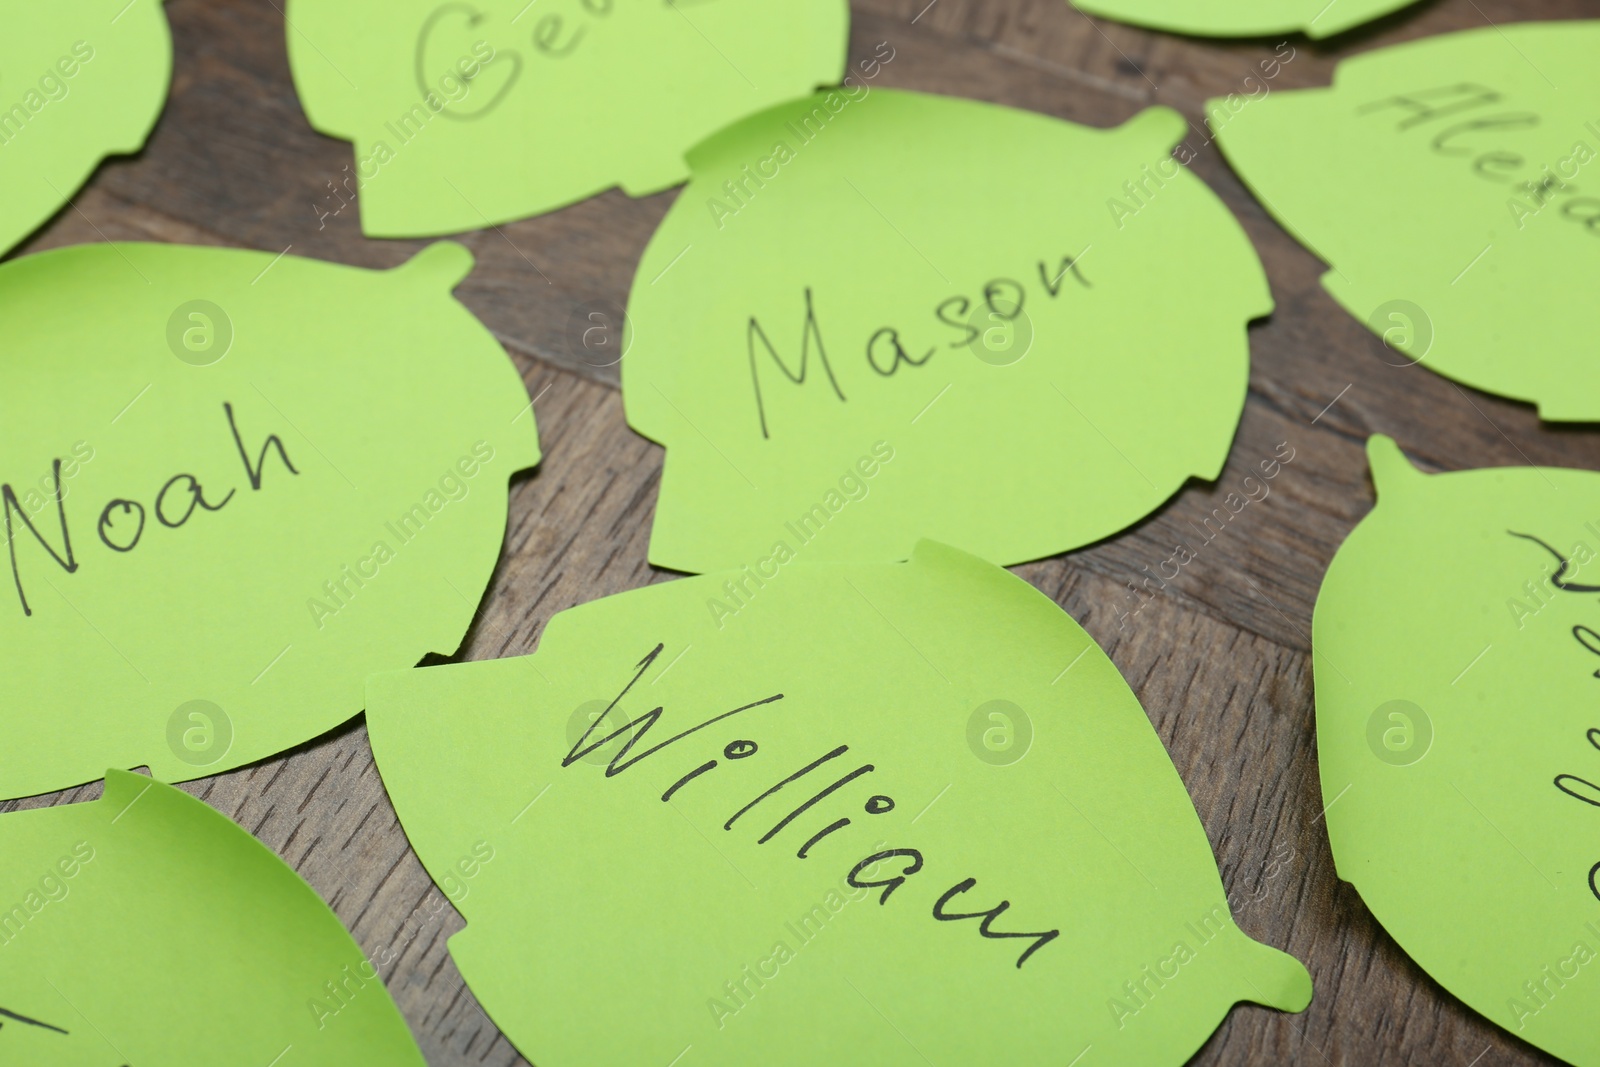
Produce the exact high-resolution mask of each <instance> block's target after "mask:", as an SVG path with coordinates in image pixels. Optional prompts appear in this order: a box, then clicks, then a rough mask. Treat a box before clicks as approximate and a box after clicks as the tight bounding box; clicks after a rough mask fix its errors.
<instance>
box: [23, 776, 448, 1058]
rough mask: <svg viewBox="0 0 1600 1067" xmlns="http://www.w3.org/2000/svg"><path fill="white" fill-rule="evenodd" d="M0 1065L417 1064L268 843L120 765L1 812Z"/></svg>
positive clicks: (402, 1030)
mask: <svg viewBox="0 0 1600 1067" xmlns="http://www.w3.org/2000/svg"><path fill="white" fill-rule="evenodd" d="M0 855H4V857H5V863H4V866H3V868H0V909H3V910H0V959H4V961H5V966H4V967H0V1063H7V1064H19V1065H20V1064H29V1065H33V1064H49V1065H51V1067H111V1065H114V1064H210V1063H228V1064H262V1065H266V1064H290V1063H293V1064H305V1065H307V1067H313V1065H315V1067H349V1065H350V1064H357V1063H360V1064H368V1063H370V1064H384V1065H385V1067H391V1065H393V1067H402V1065H406V1067H409V1065H415V1067H422V1062H423V1061H422V1055H421V1054H420V1053H419V1052H418V1051H417V1046H416V1043H415V1042H414V1041H413V1040H412V1038H411V1033H410V1031H409V1030H408V1029H407V1028H406V1024H405V1021H404V1020H403V1019H402V1018H401V1017H400V1013H399V1012H398V1011H396V1010H395V1006H394V1001H392V1000H390V999H389V993H388V990H386V989H385V988H384V985H383V981H382V978H381V976H380V975H379V974H378V969H377V967H376V966H375V965H374V964H373V963H372V961H370V960H368V959H366V958H364V957H363V956H362V954H361V949H360V948H359V947H357V945H356V943H355V942H354V941H352V940H351V938H350V935H349V934H348V933H346V932H345V929H344V927H343V926H341V925H340V924H339V920H338V919H337V918H336V917H335V916H334V914H333V913H332V912H331V911H329V910H328V906H327V905H326V904H324V903H323V902H322V901H321V900H320V899H318V898H317V895H316V894H315V893H314V892H312V890H311V887H310V886H308V885H306V883H305V882H303V881H301V879H300V876H299V875H297V874H295V873H294V871H292V870H290V869H289V868H288V867H287V866H285V865H284V863H283V861H282V860H280V859H279V858H278V857H277V856H275V855H273V853H272V852H271V850H270V849H267V848H266V847H264V846H263V845H262V844H261V843H260V842H259V841H257V840H256V839H255V838H253V837H251V836H250V835H249V834H248V833H246V832H245V831H244V830H242V829H240V828H239V827H238V826H236V825H234V823H233V822H232V821H230V820H229V819H227V818H225V817H224V816H222V815H220V814H218V813H217V812H215V811H213V810H212V809H210V808H208V807H206V806H205V805H204V804H202V803H201V802H200V801H198V800H195V799H194V798H193V797H190V796H188V795H187V794H185V793H183V792H181V791H179V790H177V789H174V788H172V787H171V786H167V785H162V784H160V783H159V782H153V781H151V780H150V779H148V778H143V777H140V776H139V775H135V774H128V773H126V772H124V771H117V770H112V771H108V772H106V792H105V796H104V797H102V798H101V799H100V800H98V801H95V802H94V803H92V804H70V805H66V806H63V807H55V808H44V809H40V810H37V811H24V812H17V813H14V814H10V815H0Z"/></svg>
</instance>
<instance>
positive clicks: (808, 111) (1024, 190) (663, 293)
mask: <svg viewBox="0 0 1600 1067" xmlns="http://www.w3.org/2000/svg"><path fill="white" fill-rule="evenodd" d="M1187 129H1188V127H1187V125H1186V123H1185V121H1184V119H1183V118H1182V116H1180V115H1179V114H1178V113H1177V112H1175V111H1171V110H1168V109H1166V108H1151V109H1150V110H1148V111H1145V112H1143V113H1142V114H1140V115H1138V116H1136V117H1135V118H1133V119H1132V120H1130V121H1129V122H1128V123H1126V124H1125V125H1123V126H1121V127H1118V128H1116V129H1111V130H1097V129H1090V128H1088V127H1084V126H1075V125H1073V124H1071V123H1067V122H1062V121H1060V120H1058V119H1053V118H1048V117H1046V116H1044V115H1037V114H1032V113H1029V112H1025V111H1017V110H1013V109H1010V108H1003V107H997V106H995V105H992V104H982V103H976V102H974V101H970V100H957V99H953V98H949V97H940V96H928V95H923V94H920V93H909V92H899V91H894V90H889V89H877V90H869V89H868V88H867V87H865V86H863V87H862V88H861V90H860V91H850V90H837V91H831V92H827V93H822V94H818V95H816V96H814V97H811V98H808V99H805V100H801V101H796V102H793V103H790V104H788V105H785V106H783V107H779V108H776V109H774V110H771V111H768V112H766V113H764V114H762V115H759V116H756V117H754V118H751V119H749V120H747V121H745V122H743V123H740V124H739V125H738V126H735V127H734V128H732V129H730V130H728V131H725V132H724V133H722V134H719V135H718V136H717V137H715V138H713V139H711V140H710V141H707V142H706V143H705V144H703V145H700V146H699V147H698V148H696V149H695V150H694V152H692V153H691V155H690V161H691V163H692V164H693V165H694V172H695V176H694V179H693V180H692V181H691V183H690V185H689V187H688V188H687V189H686V190H685V192H684V193H683V195H682V196H680V197H679V198H678V200H677V202H676V203H675V204H674V205H673V208H672V210H671V212H669V213H668V215H667V217H666V219H665V221H664V222H663V223H662V225H661V228H660V229H659V230H658V231H657V233H656V235H655V237H654V238H653V239H652V240H651V242H650V246H649V248H648V249H647V250H646V251H645V255H644V259H643V262H642V264H641V265H640V268H639V272H638V274H637V276H636V278H635V280H634V286H633V292H632V295H631V296H630V298H629V304H628V317H629V322H630V324H631V327H632V345H631V347H630V348H629V350H628V355H627V356H626V357H625V358H624V359H623V360H622V365H621V366H622V387H623V399H624V401H625V403H626V405H627V414H628V422H629V423H630V424H631V425H632V426H633V428H634V429H636V430H638V431H639V432H640V433H642V434H643V435H645V436H646V437H648V438H650V439H651V440H654V441H657V442H659V443H661V444H663V445H665V446H666V449H667V455H666V465H665V468H664V470H663V472H662V476H661V496H660V500H659V502H658V504H657V507H656V514H655V527H654V529H653V531H652V533H651V539H650V560H651V562H653V563H655V564H658V565H660V566H664V567H671V568H674V569H677V570H684V571H692V572H697V573H703V572H706V571H712V570H719V569H726V568H737V567H741V566H748V567H751V568H752V569H754V570H758V571H761V572H762V573H764V574H768V575H770V574H771V573H773V572H775V570H776V568H777V567H778V566H780V565H783V564H786V563H787V562H788V561H789V560H790V559H792V558H803V559H808V560H813V561H885V562H887V561H891V560H896V559H904V558H906V555H907V554H908V553H909V552H910V551H911V546H912V545H914V544H915V543H916V542H917V540H918V539H919V538H921V537H923V536H927V537H931V538H934V539H937V540H940V541H943V542H945V543H947V544H952V545H956V546H957V547H960V548H963V549H966V550H968V551H971V552H974V553H976V554H977V555H980V556H982V557H984V558H985V559H989V560H992V561H994V562H996V563H1002V564H1012V563H1020V562H1023V561H1025V560H1030V559H1037V558H1039V557H1042V556H1048V555H1053V554H1055V553H1057V552H1063V551H1067V550H1069V549H1074V548H1080V547H1082V546H1084V545H1087V544H1092V543H1093V542H1095V541H1099V540H1101V539H1102V538H1105V537H1109V536H1110V535H1112V534H1114V533H1117V532H1118V531H1120V530H1122V529H1124V528H1125V527H1127V526H1129V525H1131V524H1133V523H1135V522H1138V521H1139V520H1140V519H1142V518H1144V517H1145V516H1146V515H1148V514H1150V512H1152V511H1154V510H1155V509H1156V508H1158V507H1159V506H1160V505H1161V504H1162V503H1163V502H1164V501H1165V500H1166V499H1167V498H1169V497H1170V496H1171V495H1172V494H1173V493H1174V492H1176V491H1177V490H1178V489H1179V487H1181V486H1182V485H1183V484H1184V482H1185V481H1187V480H1188V479H1189V478H1191V477H1199V478H1203V479H1208V480H1209V479H1213V478H1215V477H1216V475H1217V473H1218V472H1219V471H1220V470H1221V468H1222V464H1223V462H1224V460H1225V459H1226V457H1227V453H1228V447H1229V445H1230V443H1231V442H1232V440H1233V434H1234V430H1235V428H1236V427H1237V425H1238V421H1239V415H1240V412H1241V410H1242V408H1243V405H1244V398H1245V389H1246V384H1247V380H1248V377H1249V369H1250V367H1249V364H1250V354H1249V345H1248V341H1247V338H1246V329H1245V328H1246V324H1247V323H1248V322H1249V321H1250V320H1251V319H1255V318H1259V317H1261V316H1263V315H1265V314H1267V313H1268V312H1269V311H1270V310H1271V308H1272V300H1271V297H1270V295H1269V294H1268V291H1267V283H1266V278H1265V276H1264V275H1263V273H1262V270H1261V264H1260V261H1259V260H1257V258H1256V254H1255V251H1254V249H1252V248H1251V246H1250V242H1249V240H1248V239H1247V238H1246V237H1245V235H1244V232H1243V231H1242V230H1241V229H1240V228H1239V225H1238V223H1237V222H1235V221H1234V218H1233V216H1232V215H1231V214H1230V213H1229V212H1228V210H1227V209H1226V208H1225V207H1224V206H1223V205H1222V203H1221V202H1220V201H1219V200H1218V199H1217V197H1216V196H1215V195H1214V194H1213V193H1212V192H1211V191H1210V190H1209V189H1208V188H1207V187H1206V186H1205V185H1204V184H1203V183H1202V182H1201V181H1200V180H1199V179H1198V178H1196V177H1194V176H1193V175H1192V174H1190V173H1189V172H1188V170H1187V168H1185V167H1184V166H1182V165H1181V163H1180V161H1179V160H1178V159H1177V158H1174V156H1173V155H1172V154H1171V152H1172V149H1173V146H1175V145H1177V144H1178V143H1179V141H1180V139H1181V138H1182V137H1183V136H1184V133H1185V131H1186V130H1187ZM951 146H964V148H962V149H961V150H955V151H953V150H952V147H951Z"/></svg>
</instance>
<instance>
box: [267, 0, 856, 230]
mask: <svg viewBox="0 0 1600 1067" xmlns="http://www.w3.org/2000/svg"><path fill="white" fill-rule="evenodd" d="M849 20H850V12H849V6H848V4H847V3H846V0H697V2H689V0H643V2H639V3H618V2H617V0H544V2H543V3H539V4H533V3H530V2H528V0H474V2H471V3H463V2H458V0H449V2H443V3H441V2H440V0H400V2H398V3H397V2H395V0H290V3H289V5H288V36H289V62H290V66H291V68H292V70H293V72H294V80H295V86H296V88H297V89H298V91H299V93H300V101H301V104H302V105H303V106H304V108H305V111H306V115H307V117H308V118H309V119H310V120H311V125H312V126H314V127H316V129H318V130H320V131H321V132H323V133H325V134H328V135H329V136H332V137H337V138H340V139H341V140H345V141H351V142H353V143H354V148H355V161H354V165H353V166H352V167H350V168H347V169H346V171H345V173H344V175H343V176H342V177H341V179H340V180H339V181H337V182H330V183H329V188H330V193H331V195H330V196H328V197H326V198H325V199H324V201H323V203H321V204H319V205H315V206H314V209H315V210H316V212H317V215H318V218H319V219H323V220H325V219H326V217H327V216H328V215H330V214H333V213H336V212H337V211H339V210H342V208H343V206H344V205H345V203H347V202H348V201H350V200H352V199H357V196H358V193H359V201H360V211H361V225H362V229H363V230H364V231H365V232H366V233H367V234H368V235H370V236H373V237H418V236H428V235H435V234H446V233H458V232H460V231H463V230H475V229H479V228H480V227H484V226H490V225H494V224H498V223H502V222H509V221H511V220H513V219H518V218H523V217H525V216H528V215H537V214H541V213H543V212H546V211H553V210H555V209H556V208H558V207H562V206H563V205H566V204H570V203H573V202H574V201H577V200H582V199H583V198H585V197H588V196H592V195H594V194H595V193H599V192H602V191H603V190H606V189H610V188H612V187H613V186H621V187H622V189H623V191H624V192H626V193H627V194H629V195H630V196H644V195H645V194H647V193H654V192H659V191H660V190H662V189H666V188H668V187H669V186H673V185H676V184H678V183H679V182H681V181H683V179H684V178H685V177H686V176H687V175H688V168H687V166H686V164H685V163H684V158H683V156H684V152H685V150H687V149H688V148H689V147H690V146H692V145H694V144H695V143H696V142H698V141H700V140H701V139H702V138H704V137H706V136H707V135H709V134H711V133H713V132H715V131H716V130H718V129H720V128H722V127H723V126H725V125H727V124H728V123H729V122H732V121H733V120H735V119H738V118H740V117H741V116H744V115H748V114H750V113H751V112H753V111H758V110H760V109H762V108H764V107H768V106H770V105H772V104H774V103H777V102H778V101H780V100H787V99H790V98H792V97H796V96H800V95H803V94H805V93H809V92H811V91H812V90H813V89H815V88H816V87H817V86H818V85H825V84H829V83H832V82H836V81H838V80H839V78H840V75H841V74H842V73H843V72H844V64H845V48H846V45H847V43H848V36H849Z"/></svg>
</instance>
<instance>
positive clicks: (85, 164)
mask: <svg viewBox="0 0 1600 1067" xmlns="http://www.w3.org/2000/svg"><path fill="white" fill-rule="evenodd" d="M0 25H4V26H5V33H4V34H0V194H3V195H0V254H3V253H4V252H6V251H8V250H10V249H11V248H13V247H15V246H16V245H17V244H19V243H20V242H21V241H22V240H23V239H24V238H25V237H27V236H28V235H29V234H30V233H32V232H33V231H34V230H35V229H36V228H37V227H38V226H39V225H40V224H41V223H43V222H44V221H45V220H47V219H48V218H50V216H52V215H54V214H55V213H56V212H57V211H58V210H59V209H60V208H62V207H63V206H65V205H66V204H67V203H68V201H70V200H71V198H72V196H73V194H74V193H76V192H77V191H78V189H79V188H80V187H81V186H82V185H83V183H84V182H86V181H88V180H89V175H91V174H93V173H94V170H95V168H96V167H98V166H99V165H100V161H101V160H102V159H104V158H105V157H106V156H112V155H125V154H127V153H130V152H137V151H138V150H139V149H140V148H142V147H143V146H144V142H145V138H146V137H148V136H149V135H150V130H151V128H152V127H154V126H155V124H156V119H157V117H159V116H160V114H161V109H162V107H163V106H164V105H165V104H166V101H167V86H168V83H169V82H170V81H171V79H172V36H171V33H170V32H169V31H168V29H167V16H166V12H165V11H163V10H162V7H161V3H160V0H132V2H129V0H76V2H74V3H49V4H39V3H24V2H22V0H4V2H0Z"/></svg>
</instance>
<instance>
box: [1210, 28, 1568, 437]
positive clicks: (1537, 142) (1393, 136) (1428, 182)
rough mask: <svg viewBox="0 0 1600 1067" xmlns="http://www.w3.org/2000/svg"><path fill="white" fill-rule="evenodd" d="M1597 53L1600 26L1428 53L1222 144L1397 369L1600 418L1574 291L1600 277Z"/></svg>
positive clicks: (1558, 416)
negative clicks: (1413, 368)
mask: <svg viewBox="0 0 1600 1067" xmlns="http://www.w3.org/2000/svg"><path fill="white" fill-rule="evenodd" d="M1597 49H1600V22H1545V23H1537V22H1536V23H1524V24H1521V25H1514V26H1497V27H1486V28H1484V29H1481V30H1470V31H1467V32H1464V33H1455V34H1449V35H1446V36H1442V37H1431V38H1427V39H1425V40H1421V41H1414V42H1411V43H1408V44H1403V45H1398V46H1395V47H1393V48H1386V49H1383V50H1380V51H1376V52H1370V53H1367V54H1365V55H1362V56H1358V57H1356V58H1355V59H1351V60H1347V61H1346V62H1344V63H1342V64H1340V66H1339V68H1338V70H1337V72H1336V73H1335V76H1334V83H1333V87H1332V88H1330V89H1311V90H1301V91H1295V92H1279V93H1274V94H1272V95H1271V96H1270V97H1267V98H1265V99H1262V100H1258V101H1255V102H1253V103H1251V104H1249V105H1248V106H1247V107H1245V108H1243V109H1242V110H1239V111H1238V112H1237V113H1236V114H1233V115H1232V116H1231V117H1230V118H1229V119H1228V121H1227V123H1226V125H1224V126H1222V127H1221V128H1220V129H1219V131H1218V142H1219V143H1220V144H1221V146H1222V149H1223V151H1224V152H1225V153H1226V154H1227V156H1228V159H1229V160H1230V161H1231V162H1232V163H1233V165H1234V166H1235V167H1236V168H1237V169H1238V171H1239V174H1240V176H1241V177H1242V178H1243V179H1244V181H1245V182H1246V184H1248V185H1249V186H1250V188H1251V189H1253V190H1254V191H1255V192H1256V194H1257V195H1258V196H1259V197H1260V198H1261V202H1262V203H1263V204H1264V205H1265V206H1266V207H1267V209H1268V210H1269V211H1271V212H1272V214H1273V215H1274V217H1276V218H1277V219H1278V221H1279V222H1280V223H1282V224H1283V225H1284V227H1285V228H1287V229H1288V230H1289V231H1290V232H1291V233H1292V234H1294V236H1295V237H1296V238H1297V239H1298V240H1300V242H1301V243H1302V244H1304V245H1306V246H1307V247H1308V248H1310V249H1311V250H1312V251H1314V252H1315V253H1316V254H1317V255H1318V256H1319V257H1320V258H1321V259H1323V260H1324V261H1325V262H1326V263H1327V264H1328V265H1329V267H1330V269H1329V271H1328V273H1327V274H1325V275H1324V276H1323V279H1322V284H1323V287H1324V288H1326V289H1327V290H1328V292H1329V293H1331V294H1332V295H1333V297H1334V299H1336V300H1337V301H1338V302H1339V303H1340V304H1342V305H1344V307H1345V309H1346V310H1347V311H1349V312H1350V313H1351V314H1352V315H1354V316H1356V317H1357V318H1358V319H1360V320H1361V321H1362V322H1364V323H1366V324H1367V325H1368V327H1369V328H1370V329H1371V330H1372V331H1373V333H1375V334H1377V335H1378V336H1379V337H1381V338H1382V339H1383V340H1382V344H1383V345H1386V346H1387V349H1388V351H1385V350H1383V349H1380V350H1379V355H1380V356H1382V357H1383V358H1384V359H1385V360H1386V361H1387V362H1389V363H1390V364H1392V365H1395V366H1405V365H1408V364H1413V363H1420V364H1421V365H1422V366H1425V367H1431V368H1432V369H1433V370H1435V371H1438V372H1439V373H1440V374H1443V375H1445V376H1446V377H1449V378H1453V379H1455V380H1456V381H1458V382H1461V383H1463V384H1465V385H1470V386H1473V387H1474V388H1478V389H1483V390H1486V391H1488V392H1491V393H1498V394H1500V395H1502V396H1507V397H1511V398H1513V399H1517V400H1525V401H1529V402H1531V403H1534V404H1536V405H1538V408H1539V414H1540V415H1541V416H1542V417H1543V418H1546V419H1550V420H1553V421H1584V420H1593V419H1596V418H1600V366H1597V365H1596V363H1595V361H1594V360H1593V359H1591V358H1590V356H1589V352H1590V350H1591V348H1592V347H1593V346H1592V343H1591V335H1592V333H1593V327H1592V323H1591V321H1590V316H1589V314H1588V309H1587V308H1586V307H1584V306H1583V302H1582V301H1574V300H1573V299H1572V298H1571V294H1572V293H1573V292H1575V291H1581V290H1582V289H1583V288H1584V287H1585V286H1592V285H1593V284H1594V283H1595V282H1596V281H1597V280H1600V267H1597V266H1596V264H1597V263H1600V164H1597V163H1596V160H1597V159H1600V67H1596V65H1595V63H1594V56H1595V54H1596V51H1597ZM1219 104H1220V101H1218V102H1213V104H1212V105H1211V107H1217V106H1218V105H1219ZM1553 280H1559V283H1560V284H1554V282H1553ZM1375 347H1376V343H1375Z"/></svg>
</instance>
